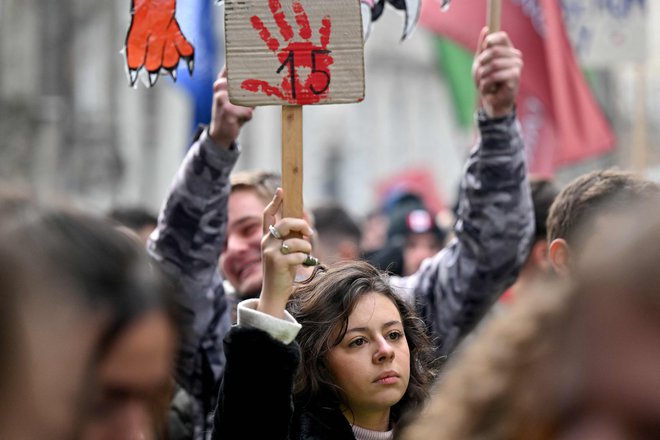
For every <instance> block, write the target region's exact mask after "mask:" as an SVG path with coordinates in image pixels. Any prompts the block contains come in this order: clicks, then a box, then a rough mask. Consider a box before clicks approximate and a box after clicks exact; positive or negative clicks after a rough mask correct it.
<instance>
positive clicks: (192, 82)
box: [176, 0, 222, 131]
mask: <svg viewBox="0 0 660 440" xmlns="http://www.w3.org/2000/svg"><path fill="white" fill-rule="evenodd" d="M215 3H216V2H215V0H186V1H179V2H177V11H176V16H177V19H178V21H179V25H180V26H181V30H182V31H183V32H184V34H185V35H186V36H187V37H188V38H189V40H190V41H191V43H192V44H193V45H194V46H195V70H194V73H193V75H192V76H189V75H188V73H187V71H186V66H183V65H181V66H179V68H178V72H177V81H176V85H177V86H179V87H181V88H182V89H183V90H185V91H186V92H187V93H188V95H189V96H190V99H191V101H192V108H193V115H192V121H191V122H192V129H193V131H194V130H195V129H196V127H197V126H198V125H199V124H208V123H209V122H210V121H211V105H212V103H213V82H214V81H215V78H216V75H217V72H218V70H219V66H218V58H221V56H222V53H221V49H222V48H221V47H219V45H218V41H217V38H216V34H215V20H214V17H215V11H214V8H215V7H216V6H215Z"/></svg>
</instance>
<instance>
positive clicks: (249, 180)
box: [230, 171, 282, 204]
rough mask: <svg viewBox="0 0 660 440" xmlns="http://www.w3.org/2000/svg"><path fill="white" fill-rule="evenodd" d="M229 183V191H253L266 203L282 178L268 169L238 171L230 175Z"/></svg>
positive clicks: (279, 184) (280, 183)
mask: <svg viewBox="0 0 660 440" xmlns="http://www.w3.org/2000/svg"><path fill="white" fill-rule="evenodd" d="M230 183H231V192H234V191H246V190H247V191H254V193H255V194H256V195H257V197H259V199H261V201H263V202H264V204H268V202H270V200H271V199H272V198H273V196H274V195H275V191H277V188H278V187H280V186H282V178H281V177H280V175H279V174H277V173H271V172H268V171H239V172H237V173H234V174H232V175H231V178H230Z"/></svg>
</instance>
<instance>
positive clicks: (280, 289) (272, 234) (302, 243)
mask: <svg viewBox="0 0 660 440" xmlns="http://www.w3.org/2000/svg"><path fill="white" fill-rule="evenodd" d="M282 199H283V192H282V189H281V188H278V189H277V191H276V192H275V196H274V197H273V200H271V202H270V203H269V204H268V206H266V209H265V210H264V218H263V226H264V236H263V238H262V239H261V254H262V264H263V273H264V278H263V286H262V288H261V297H260V298H259V306H258V307H257V310H259V311H261V312H264V313H268V314H269V315H272V316H275V317H278V318H282V317H284V309H285V307H286V303H287V301H288V300H289V296H291V293H292V292H293V282H294V280H295V277H296V270H297V269H298V267H299V266H300V265H302V264H306V265H313V264H318V261H317V260H316V259H315V258H314V257H310V253H311V252H312V245H311V243H310V241H309V240H310V238H311V236H312V234H313V231H312V228H311V227H310V226H309V225H308V224H307V222H306V221H305V220H303V219H299V218H283V219H282V220H279V221H277V212H278V211H279V209H280V207H281V205H282Z"/></svg>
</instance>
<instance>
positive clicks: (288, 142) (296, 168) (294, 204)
mask: <svg viewBox="0 0 660 440" xmlns="http://www.w3.org/2000/svg"><path fill="white" fill-rule="evenodd" d="M302 122H303V108H302V106H301V105H284V106H282V189H283V190H284V201H283V206H282V215H283V216H284V217H296V218H302V217H303V197H302V184H303V139H302Z"/></svg>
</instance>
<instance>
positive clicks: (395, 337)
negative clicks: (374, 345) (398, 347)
mask: <svg viewBox="0 0 660 440" xmlns="http://www.w3.org/2000/svg"><path fill="white" fill-rule="evenodd" d="M401 336H403V335H402V334H401V332H398V331H397V332H390V333H388V335H387V337H388V338H390V340H391V341H396V340H398V339H401Z"/></svg>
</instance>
